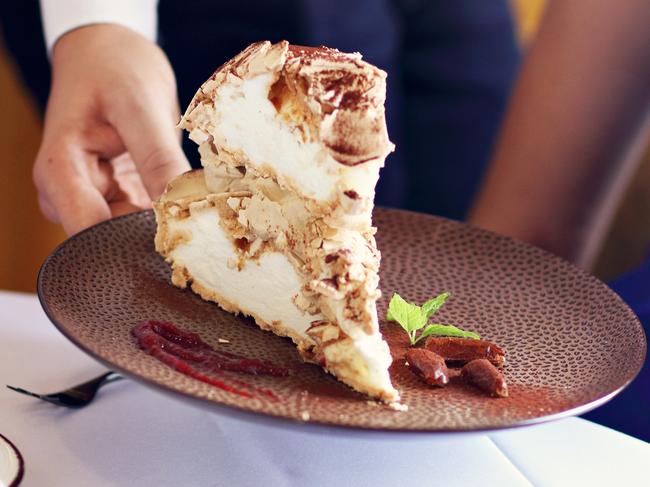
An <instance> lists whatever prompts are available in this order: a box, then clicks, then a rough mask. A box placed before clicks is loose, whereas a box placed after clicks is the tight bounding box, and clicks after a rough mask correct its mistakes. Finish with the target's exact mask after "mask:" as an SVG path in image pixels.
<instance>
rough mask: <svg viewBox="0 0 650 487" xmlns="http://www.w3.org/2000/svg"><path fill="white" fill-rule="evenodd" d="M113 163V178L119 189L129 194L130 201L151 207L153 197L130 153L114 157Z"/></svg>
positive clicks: (137, 204)
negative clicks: (150, 195) (150, 196)
mask: <svg viewBox="0 0 650 487" xmlns="http://www.w3.org/2000/svg"><path fill="white" fill-rule="evenodd" d="M111 165H112V166H113V178H115V181H116V183H117V185H118V187H119V189H120V190H122V191H123V192H124V193H125V194H126V195H127V198H128V201H129V202H130V203H132V204H133V205H135V206H137V207H139V208H150V207H151V199H150V198H149V194H148V193H147V190H146V189H145V187H144V184H143V183H142V178H141V177H140V173H138V170H137V169H136V167H135V164H134V162H133V159H131V156H130V155H129V153H128V152H127V153H125V154H122V155H121V156H119V157H117V158H115V159H113V160H112V161H111ZM110 201H111V200H109V202H110Z"/></svg>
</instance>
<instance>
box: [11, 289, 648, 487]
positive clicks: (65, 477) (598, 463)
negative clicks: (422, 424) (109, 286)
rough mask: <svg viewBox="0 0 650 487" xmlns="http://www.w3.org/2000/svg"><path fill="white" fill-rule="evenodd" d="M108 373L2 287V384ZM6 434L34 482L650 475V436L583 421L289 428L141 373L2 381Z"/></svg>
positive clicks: (449, 480) (615, 479)
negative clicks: (157, 383)
mask: <svg viewBox="0 0 650 487" xmlns="http://www.w3.org/2000/svg"><path fill="white" fill-rule="evenodd" d="M101 371H103V369H102V367H101V366H100V365H98V364H97V363H95V362H94V361H93V360H92V359H90V358H89V357H87V356H86V355H85V354H83V353H82V352H80V351H79V350H78V349H77V348H76V347H74V346H73V345H72V344H70V343H69V342H68V341H67V340H66V339H65V338H64V337H63V336H62V335H60V334H59V333H58V332H57V331H56V329H55V328H54V326H53V325H51V324H50V323H49V321H48V320H47V318H46V317H45V315H44V314H43V312H42V310H41V308H40V305H39V303H38V301H37V299H36V297H35V296H33V295H25V294H15V293H9V292H0V384H1V385H2V386H4V384H11V385H17V386H22V387H25V388H27V389H32V390H34V391H41V392H52V391H55V390H58V389H59V388H64V387H67V386H70V385H72V384H75V383H77V382H81V381H83V380H86V379H89V378H91V377H94V376H95V375H96V374H98V373H100V372H101ZM0 433H2V434H4V435H5V436H7V437H8V438H9V439H11V440H12V441H13V442H14V443H15V444H16V446H18V448H19V449H20V450H21V452H22V453H23V456H24V458H25V464H26V465H25V466H26V474H25V478H24V481H23V482H24V483H23V485H25V486H56V485H66V486H68V485H79V486H82V485H83V486H104V485H117V486H126V485H187V486H192V485H200V486H204V485H206V486H238V487H247V486H303V485H304V486H321V485H322V486H337V485H345V486H354V487H356V486H365V485H372V486H378V487H381V486H395V485H409V486H428V485H444V486H445V487H452V486H474V485H484V486H490V485H499V486H501V487H506V486H529V485H535V486H556V485H557V486H583V485H585V486H600V485H603V486H605V485H607V486H617V485H625V486H632V485H644V486H647V485H650V469H649V464H650V445H649V444H647V443H644V442H642V441H640V440H637V439H634V438H631V437H629V436H626V435H623V434H621V433H618V432H616V431H613V430H610V429H607V428H603V427H601V426H598V425H596V424H593V423H590V422H588V421H585V420H582V419H578V418H571V419H565V420H561V421H556V422H554V423H549V424H544V425H539V426H533V427H528V428H521V429H514V430H507V431H502V432H499V433H491V434H477V433H474V434H456V435H450V434H447V435H441V434H388V433H363V434H351V433H341V431H340V430H329V429H328V430H325V431H324V430H322V429H318V430H317V429H313V428H305V429H304V431H303V430H291V431H287V430H286V429H283V428H282V423H278V424H277V425H275V424H271V425H259V424H251V423H247V422H245V421H242V420H236V419H232V418H226V417H223V416H221V415H219V414H217V413H216V412H211V411H206V410H200V409H198V408H196V407H192V406H190V405H188V404H185V403H182V402H180V401H177V400H175V399H172V398H169V397H167V396H166V395H162V394H160V393H158V392H154V391H152V390H149V389H148V388H146V387H144V386H142V385H140V384H137V383H134V382H131V381H128V380H126V381H120V382H117V383H114V384H110V385H108V386H105V388H104V389H102V390H101V391H100V397H98V398H97V399H96V401H95V402H94V403H93V404H91V405H90V406H88V407H87V408H85V409H81V410H67V409H62V408H57V407H55V406H51V405H49V404H46V403H42V402H40V401H37V400H35V399H30V398H28V397H25V396H22V395H19V394H17V393H15V392H12V391H10V390H8V389H6V388H5V387H1V388H0Z"/></svg>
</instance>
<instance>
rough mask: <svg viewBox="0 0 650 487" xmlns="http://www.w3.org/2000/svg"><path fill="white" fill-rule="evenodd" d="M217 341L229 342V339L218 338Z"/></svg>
mask: <svg viewBox="0 0 650 487" xmlns="http://www.w3.org/2000/svg"><path fill="white" fill-rule="evenodd" d="M217 341H218V342H219V343H230V340H226V339H225V338H218V339H217Z"/></svg>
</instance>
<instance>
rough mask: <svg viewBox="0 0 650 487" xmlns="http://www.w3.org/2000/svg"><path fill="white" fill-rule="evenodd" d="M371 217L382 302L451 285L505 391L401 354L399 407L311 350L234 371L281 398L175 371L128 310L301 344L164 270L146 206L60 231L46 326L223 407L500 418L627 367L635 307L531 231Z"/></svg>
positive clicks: (243, 341)
mask: <svg viewBox="0 0 650 487" xmlns="http://www.w3.org/2000/svg"><path fill="white" fill-rule="evenodd" d="M375 223H376V225H377V227H378V229H379V230H378V233H377V242H378V246H379V249H380V250H381V254H382V263H381V273H380V275H381V282H380V285H381V289H382V291H383V297H382V299H381V300H380V302H379V315H380V317H383V316H385V310H386V304H387V302H388V299H389V298H390V296H391V295H392V293H393V292H399V293H400V294H401V295H402V296H403V297H405V298H406V299H408V300H411V301H416V302H419V303H421V302H423V301H425V300H426V299H428V298H430V297H432V296H434V295H436V294H438V293H440V292H442V291H450V292H451V293H452V298H451V299H450V300H449V301H448V302H447V304H446V305H445V307H444V308H443V310H442V311H441V312H440V313H439V315H436V316H437V319H438V318H439V320H440V321H441V322H448V323H452V324H456V325H459V326H462V327H464V328H466V329H470V330H475V331H477V332H478V333H480V334H481V335H482V336H484V337H485V338H487V339H489V340H492V341H494V342H496V343H498V344H499V345H501V346H502V347H504V348H505V349H506V351H507V364H506V366H505V369H504V373H505V376H506V379H507V381H508V384H509V389H510V397H508V398H504V399H493V398H490V397H486V396H484V395H483V394H481V393H480V392H478V391H477V390H475V389H473V388H472V387H469V386H464V385H463V384H460V383H457V384H451V386H449V387H447V388H444V389H432V388H429V387H428V386H426V385H425V384H424V383H422V382H420V381H419V380H418V379H417V378H416V377H415V376H414V375H413V374H412V373H411V372H410V371H409V370H408V369H407V368H406V366H404V365H403V361H401V360H396V361H395V363H394V364H393V367H392V369H391V375H392V378H393V381H394V384H395V386H396V387H397V389H399V391H400V393H401V394H402V399H403V403H404V404H406V405H408V408H409V409H408V411H406V412H401V411H394V410H392V409H390V408H389V407H387V406H384V405H378V404H377V403H375V402H373V401H368V400H367V398H366V397H365V396H362V395H360V394H358V393H355V392H353V391H352V390H350V389H349V388H348V387H346V386H345V385H343V384H341V383H339V382H338V381H336V380H335V379H334V378H333V377H331V376H329V375H327V374H326V373H325V372H323V371H322V370H321V369H320V368H319V367H317V366H315V365H309V364H301V365H298V366H297V371H296V373H294V374H292V375H290V376H288V377H261V376H256V377H253V376H247V377H246V380H247V381H249V382H251V383H253V384H254V385H255V386H258V387H261V388H266V389H270V390H272V391H273V393H274V394H275V395H276V396H277V397H278V398H279V400H270V399H264V397H255V398H253V399H250V398H245V397H241V396H239V395H236V394H233V393H229V392H227V391H225V390H222V389H218V388H215V387H212V386H210V385H208V384H205V383H203V382H199V381H197V380H194V379H191V378H189V377H187V376H185V375H183V374H181V373H179V372H176V371H175V370H173V369H171V368H170V367H168V366H166V365H164V364H163V363H161V362H159V361H158V360H156V359H155V358H153V357H151V356H149V355H147V354H146V353H144V352H143V351H141V350H140V349H139V348H138V347H137V346H136V345H135V343H134V341H133V338H132V336H131V329H132V328H133V326H134V325H136V324H137V323H139V322H140V321H142V320H150V319H155V320H167V321H170V322H172V323H174V324H176V325H177V326H179V327H181V328H184V329H188V330H191V331H194V332H197V333H199V334H200V335H201V337H202V338H203V339H204V340H205V341H207V342H208V343H210V344H211V345H213V346H215V347H228V348H227V350H228V351H230V352H234V353H237V354H241V355H244V356H247V357H251V358H258V359H267V360H272V361H273V362H275V363H281V364H295V363H296V362H297V361H298V360H299V359H298V354H297V352H296V350H295V348H294V346H293V344H292V343H291V342H290V341H289V340H288V339H284V338H280V337H277V336H275V335H273V334H271V333H269V332H265V331H262V330H260V329H259V328H257V326H255V324H254V323H253V322H252V321H251V320H250V319H246V318H242V317H236V316H233V315H230V314H228V313H226V312H224V311H222V310H221V309H220V308H219V307H217V306H216V305H215V304H211V303H208V302H205V301H203V300H201V299H200V298H199V297H198V296H196V295H195V294H193V293H192V292H191V291H189V290H180V289H177V288H175V287H174V286H172V285H171V284H170V281H169V269H168V266H167V264H166V263H165V262H164V261H163V259H162V258H161V257H160V256H158V254H156V252H155V251H154V247H153V236H154V232H155V221H154V217H153V213H152V212H151V211H144V212H140V213H134V214H131V215H127V216H125V217H121V218H117V219H114V220H111V221H107V222H105V223H102V224H99V225H97V226H94V227H92V228H90V229H88V230H86V231H84V232H82V233H80V234H78V235H76V236H74V237H73V238H71V239H69V240H67V241H66V242H64V243H63V244H62V245H61V246H60V247H59V248H58V249H56V251H54V253H53V254H52V255H51V256H50V257H49V258H48V259H47V260H46V262H45V264H44V265H43V268H42V270H41V273H40V276H39V281H38V293H39V297H40V299H41V303H42V305H43V307H44V309H45V311H46V313H47V314H48V316H49V317H50V319H51V320H52V322H53V323H54V324H55V325H56V326H57V327H58V328H59V330H60V331H61V332H62V333H63V334H64V335H65V336H67V337H68V338H69V339H70V340H71V341H72V342H74V343H75V344H76V345H77V346H79V347H80V348H81V349H82V350H84V351H85V352H87V353H89V354H90V355H91V356H93V357H95V358H96V359H98V360H99V361H100V362H102V363H104V364H106V365H107V366H108V367H111V368H112V369H114V370H117V371H120V372H122V373H125V374H127V375H128V376H130V377H132V378H134V379H137V380H140V381H142V382H144V383H146V384H149V385H153V386H158V388H159V389H160V388H162V389H163V390H166V391H168V392H174V393H177V394H178V395H180V396H181V397H184V398H190V399H195V400H197V401H199V402H200V403H202V405H204V406H206V405H207V406H214V408H215V410H217V411H221V412H225V413H228V412H231V413H232V410H229V409H227V408H235V409H236V410H238V411H248V412H252V413H258V415H264V416H266V417H269V416H271V417H277V418H285V419H289V420H295V421H305V420H307V419H308V421H309V422H310V423H319V424H326V425H336V426H344V427H350V428H363V429H376V430H399V431H471V430H487V429H497V428H504V427H512V426H521V425H525V424H531V423H534V422H541V421H545V420H550V419H555V418H558V417H562V416H565V415H569V414H578V413H581V412H584V411H587V410H589V409H592V408H594V407H596V406H598V405H599V404H601V403H602V402H604V401H606V400H607V399H609V398H611V397H612V396H613V395H614V394H616V393H617V392H619V391H620V390H621V389H622V388H623V387H625V386H626V385H627V384H628V383H629V382H630V381H631V380H632V379H633V378H634V377H635V375H636V374H637V373H638V371H639V370H640V368H641V365H642V364H643V361H644V358H645V352H646V342H645V336H644V334H643V330H642V328H641V325H640V323H639V321H638V320H637V318H636V317H635V315H634V314H633V313H632V311H631V310H630V309H629V308H628V307H627V306H626V305H625V304H624V303H623V301H621V299H620V298H619V297H618V296H617V295H616V294H615V293H614V292H612V291H611V290H610V289H609V288H608V287H607V286H605V285H604V284H603V283H601V282H600V281H598V280H597V279H595V278H594V277H592V276H590V275H589V274H587V273H585V272H583V271H581V270H579V269H577V268H576V267H573V266H572V265H570V264H568V263H566V262H564V261H562V260H561V259H559V258H556V257H554V256H552V255H550V254H548V253H545V252H543V251H541V250H539V249H536V248H534V247H531V246H528V245H526V244H523V243H520V242H516V241H514V240H511V239H509V238H506V237H502V236H498V235H495V234H492V233H489V232H485V231H483V230H479V229H477V228H473V227H471V226H468V225H465V224H462V223H458V222H454V221H449V220H444V219H441V218H437V217H433V216H428V215H423V214H418V213H411V212H405V211H398V210H388V209H377V210H376V211H375ZM381 326H382V330H383V332H384V334H385V335H386V336H387V337H389V338H390V340H389V341H390V342H391V347H394V348H397V347H399V346H400V343H399V342H400V340H402V341H403V340H404V339H405V338H406V335H405V334H404V333H403V332H402V331H401V330H399V329H398V328H397V327H398V325H397V324H395V323H387V322H385V321H383V320H382V322H381ZM219 338H222V339H227V340H228V341H229V343H228V344H223V343H220V342H219ZM401 345H403V343H402V344H401ZM222 349H223V348H222ZM224 408H226V409H224ZM248 417H249V418H251V419H256V418H255V417H251V416H248Z"/></svg>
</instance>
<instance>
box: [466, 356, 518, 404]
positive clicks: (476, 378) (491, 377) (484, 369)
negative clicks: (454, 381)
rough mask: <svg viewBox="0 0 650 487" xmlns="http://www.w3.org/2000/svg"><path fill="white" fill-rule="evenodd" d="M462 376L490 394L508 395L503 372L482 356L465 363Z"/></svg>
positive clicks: (497, 395)
mask: <svg viewBox="0 0 650 487" xmlns="http://www.w3.org/2000/svg"><path fill="white" fill-rule="evenodd" d="M461 375H462V377H463V378H464V379H465V380H467V381H468V382H470V383H471V384H474V385H475V386H476V387H478V388H479V389H481V390H482V391H484V392H487V393H488V394H490V395H491V396H496V397H508V386H507V384H506V380H505V378H504V377H503V374H502V373H501V372H500V371H499V370H498V369H497V368H496V367H495V366H494V365H492V363H491V362H490V361H489V360H487V359H484V358H481V359H477V360H472V361H471V362H469V363H467V364H465V366H464V367H463V370H462V371H461Z"/></svg>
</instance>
